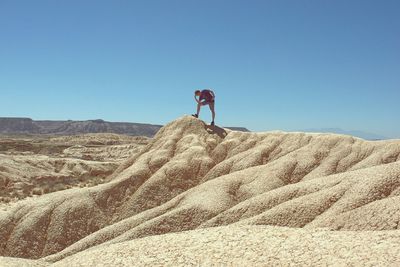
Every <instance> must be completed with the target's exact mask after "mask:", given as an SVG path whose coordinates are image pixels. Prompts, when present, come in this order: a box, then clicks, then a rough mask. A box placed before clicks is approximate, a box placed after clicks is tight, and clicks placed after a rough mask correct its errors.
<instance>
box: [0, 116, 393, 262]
mask: <svg viewBox="0 0 400 267" xmlns="http://www.w3.org/2000/svg"><path fill="white" fill-rule="evenodd" d="M399 160H400V140H388V141H375V142H371V141H365V140H362V139H358V138H354V137H351V136H345V135H335V134H306V133H285V132H266V133H245V132H236V131H231V130H228V129H222V128H218V127H215V128H213V127H210V126H207V125H205V124H204V123H203V122H201V121H200V120H197V119H194V118H192V117H189V116H185V117H182V118H179V119H177V120H175V121H173V122H171V123H169V124H167V125H166V126H164V127H163V128H162V129H161V130H160V131H159V132H158V133H157V135H156V136H155V137H154V139H153V140H152V141H151V142H150V143H149V144H148V145H146V146H145V147H143V149H142V150H141V151H140V152H139V153H137V154H135V155H134V156H133V157H131V158H129V159H128V160H126V161H125V162H123V163H122V164H121V165H120V166H119V167H118V168H117V170H116V171H115V172H114V173H113V174H112V175H111V176H110V177H109V178H108V182H107V183H104V184H101V185H97V186H93V187H90V188H79V189H70V190H66V191H61V192H56V193H52V194H48V195H44V196H41V197H39V198H37V199H35V200H32V201H24V202H23V203H22V204H21V205H19V206H17V207H15V208H13V209H12V210H10V211H8V212H7V213H6V214H4V215H3V214H0V244H1V247H0V255H2V256H7V257H21V258H29V259H39V258H42V259H43V260H46V261H47V262H56V261H59V262H58V263H57V264H60V265H62V264H65V265H68V264H72V263H73V264H75V265H79V257H78V255H81V256H80V257H81V258H82V264H83V265H84V258H85V257H86V256H83V255H87V257H97V258H99V257H100V256H99V254H101V253H104V255H106V254H107V253H106V252H105V251H107V248H108V247H109V248H110V251H114V252H115V253H117V251H118V249H116V248H117V247H118V246H126V247H130V248H134V247H135V246H137V245H138V244H141V245H140V246H139V247H140V248H142V247H145V246H146V245H144V244H145V243H146V242H148V243H146V244H148V245H149V247H151V246H153V245H154V246H156V245H155V244H159V243H160V242H161V241H159V240H160V239H163V238H164V237H165V238H166V239H165V240H169V239H168V238H172V237H174V236H172V237H171V236H170V235H165V236H164V235H161V234H165V233H171V232H182V231H186V230H194V229H197V230H196V231H188V232H182V233H180V234H179V235H178V236H176V238H177V239H176V243H174V242H175V241H174V240H175V239H174V238H172V239H171V240H170V241H169V242H170V245H171V248H174V249H175V250H179V249H181V250H184V251H189V252H190V251H191V253H192V252H193V253H197V251H198V249H197V250H196V248H195V247H191V245H189V247H187V246H188V245H187V244H186V243H185V242H186V241H185V240H190V239H193V238H195V237H196V236H198V235H200V234H199V233H205V236H206V238H212V236H213V235H215V234H216V233H217V235H218V236H219V237H220V239H223V236H224V235H225V234H226V235H229V233H232V235H233V237H232V238H234V239H235V240H236V241H235V242H236V243H235V244H236V245H233V246H242V247H243V249H244V247H245V244H243V243H241V242H240V240H241V236H240V235H238V236H235V233H243V231H244V232H247V231H250V232H253V231H254V235H255V236H260V237H259V243H257V244H258V245H257V246H263V244H265V243H263V242H266V241H265V240H264V238H263V233H264V232H265V231H267V232H269V231H271V233H272V234H276V235H281V236H282V240H281V241H282V242H283V243H284V244H285V246H283V247H282V249H283V251H278V252H277V255H278V256H276V257H275V262H279V257H283V256H282V255H283V254H280V253H284V250H285V248H286V247H288V248H290V251H292V250H295V253H300V254H301V253H302V252H303V253H304V252H307V251H308V253H311V254H307V255H312V253H313V252H309V250H310V249H309V248H307V247H304V250H301V249H300V250H299V248H298V247H297V246H298V245H299V243H298V242H297V243H296V242H295V241H293V242H294V243H292V244H289V243H288V242H289V241H288V239H287V238H284V236H290V235H292V234H293V235H295V236H299V238H304V239H305V240H307V241H309V242H310V244H314V245H312V246H315V244H319V243H320V242H322V239H323V236H324V235H326V238H327V239H328V240H329V239H332V240H333V241H332V242H333V243H332V244H329V246H331V245H332V246H333V247H334V248H335V249H339V250H340V249H343V250H346V248H349V249H348V250H349V251H350V252H351V253H354V255H350V256H348V257H347V258H346V257H344V256H343V257H342V256H337V255H338V254H335V253H333V254H334V255H333V254H332V252H331V250H330V247H329V246H326V247H324V248H321V250H319V251H320V252H321V253H322V254H323V255H322V256H321V257H322V258H323V257H324V255H325V256H326V258H325V259H323V260H322V261H321V262H322V263H326V264H329V263H332V259H335V257H339V258H340V257H342V259H344V261H343V262H350V263H351V262H352V260H353V263H354V262H355V260H362V259H364V258H365V263H371V262H372V263H373V262H374V261H375V260H380V258H379V257H381V258H382V259H384V258H385V259H386V261H387V263H388V264H392V263H399V259H398V258H397V257H396V255H398V253H397V252H398V251H399V232H398V229H399V221H400V205H399V204H398V203H400V202H399V201H400V161H399ZM224 225H225V226H224ZM260 225H261V226H260ZM262 225H267V226H262ZM215 226H224V227H222V228H215V229H214V227H215ZM282 226H284V227H282ZM210 227H213V228H210ZM260 227H261V228H260ZM263 227H264V228H263ZM265 227H266V228H265ZM287 227H290V228H287ZM299 228H303V229H299ZM321 228H323V229H324V230H321ZM265 229H266V230H265ZM337 230H347V231H350V232H345V234H343V233H344V232H343V231H339V232H338V231H337ZM381 230H392V231H390V232H386V231H381ZM263 231H264V232H263ZM366 231H368V232H366ZM208 233H209V235H208ZM313 233H316V234H313ZM386 234H387V235H386ZM147 236H156V237H152V238H153V239H152V238H150V237H149V238H144V239H139V238H142V237H147ZM244 236H245V235H244ZM342 237H343V238H344V237H348V238H347V239H345V240H344V241H343V242H342V241H341V240H342ZM351 237H354V239H352V238H351ZM157 238H158V239H157ZM243 238H244V240H245V239H246V238H245V237H243ZM157 240H158V241H157ZM256 240H257V238H256ZM267 240H268V238H267ZM352 240H354V242H353V241H352ZM381 241H382V242H383V243H384V244H385V245H384V246H383V245H382V247H379V246H378V247H379V248H378V247H376V246H370V247H368V246H364V245H363V246H362V248H360V245H362V244H364V242H381ZM121 242H123V243H121ZM140 242H142V243H140ZM277 242H278V241H277ZM160 244H161V243H160ZM253 245H254V244H253ZM193 246H196V243H193ZM278 247H279V246H277V248H278ZM384 247H385V248H386V249H388V250H389V251H388V252H387V253H388V254H387V255H389V256H387V257H385V255H386V254H383V253H381V252H382V251H383V250H382V249H383V248H384ZM102 250H103V252H100V251H102ZM228 250H229V249H228ZM147 251H148V250H147ZM244 251H245V249H244ZM317 251H318V250H317ZM79 252H81V253H83V254H76V253H79ZM189 252H188V253H189ZM85 253H86V254H85ZM124 253H125V254H124ZM137 253H139V254H140V250H139V252H137V251H136V252H135V251H134V249H130V250H129V251H127V252H122V254H123V256H121V257H123V258H124V257H125V258H127V257H134V258H135V257H137V255H139V254H137ZM160 253H161V254H160V257H163V255H164V256H165V257H166V258H168V257H170V258H171V257H175V256H176V255H175V254H174V255H175V256H174V255H172V254H173V253H172V254H168V253H169V252H167V251H164V252H160ZM315 253H316V252H315ZM343 253H344V252H343ZM396 253H397V254H396ZM122 254H121V255H122ZM74 255H75V256H74ZM107 255H110V254H107ZM199 255H200V254H199ZM201 255H205V254H201ZM227 255H229V253H228V254H227ZM279 255H280V256H279ZM293 255H294V254H293ZM332 255H333V256H332ZM335 255H336V256H335ZM340 255H342V254H340ZM369 256H371V257H369ZM306 257H307V256H305V258H304V259H306ZM289 258H290V257H289ZM346 259H348V261H346ZM369 259H371V260H369ZM2 260H4V261H8V259H7V258H2ZM243 260H244V261H245V260H246V259H243ZM270 260H273V259H270ZM0 262H1V261H0ZM138 262H139V261H138ZM271 262H272V261H271ZM41 263H42V262H40V264H41ZM155 263H157V262H155ZM162 263H165V261H164V260H161V261H160V262H159V263H158V264H162ZM272 263H273V262H272ZM317 263H318V262H317ZM121 264H122V265H124V262H121ZM143 264H144V263H143ZM260 264H261V263H260Z"/></svg>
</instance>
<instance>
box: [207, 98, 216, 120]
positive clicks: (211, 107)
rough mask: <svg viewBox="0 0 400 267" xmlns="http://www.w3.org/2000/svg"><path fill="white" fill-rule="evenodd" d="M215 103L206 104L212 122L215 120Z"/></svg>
mask: <svg viewBox="0 0 400 267" xmlns="http://www.w3.org/2000/svg"><path fill="white" fill-rule="evenodd" d="M214 104H215V102H210V104H208V105H209V106H210V110H211V114H212V121H213V122H214V119H215V109H214V107H215V105H214Z"/></svg>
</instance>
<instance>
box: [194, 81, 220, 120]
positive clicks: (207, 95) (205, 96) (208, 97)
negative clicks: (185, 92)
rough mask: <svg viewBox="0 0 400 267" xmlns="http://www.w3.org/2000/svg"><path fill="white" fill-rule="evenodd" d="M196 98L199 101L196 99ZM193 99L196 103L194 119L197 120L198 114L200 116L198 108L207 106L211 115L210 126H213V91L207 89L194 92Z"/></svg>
mask: <svg viewBox="0 0 400 267" xmlns="http://www.w3.org/2000/svg"><path fill="white" fill-rule="evenodd" d="M197 97H198V98H199V99H197ZM194 99H195V100H196V102H197V113H196V114H193V116H194V117H196V118H198V117H199V114H200V108H201V106H205V105H208V106H209V107H210V110H211V114H212V122H211V125H214V119H215V110H214V107H215V94H214V92H213V91H211V90H209V89H205V90H202V91H200V90H196V91H195V92H194Z"/></svg>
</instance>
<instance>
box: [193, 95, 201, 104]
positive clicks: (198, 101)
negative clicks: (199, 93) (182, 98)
mask: <svg viewBox="0 0 400 267" xmlns="http://www.w3.org/2000/svg"><path fill="white" fill-rule="evenodd" d="M194 100H196V102H197V103H199V104H200V100H198V99H197V97H196V95H194Z"/></svg>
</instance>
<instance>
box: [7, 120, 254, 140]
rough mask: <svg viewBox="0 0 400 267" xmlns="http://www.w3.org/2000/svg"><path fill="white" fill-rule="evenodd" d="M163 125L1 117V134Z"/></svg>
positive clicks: (142, 130) (143, 129)
mask: <svg viewBox="0 0 400 267" xmlns="http://www.w3.org/2000/svg"><path fill="white" fill-rule="evenodd" d="M161 128H162V125H155V124H145V123H131V122H109V121H104V120H102V119H95V120H87V121H74V120H66V121H51V120H37V121H36V120H32V119H30V118H4V117H3V118H0V134H54V135H75V134H86V133H116V134H125V135H133V136H147V137H153V136H154V135H155V134H156V133H157V132H158V130H160V129H161ZM226 128H228V129H231V130H234V131H242V132H249V130H248V129H246V128H243V127H226Z"/></svg>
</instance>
